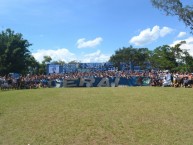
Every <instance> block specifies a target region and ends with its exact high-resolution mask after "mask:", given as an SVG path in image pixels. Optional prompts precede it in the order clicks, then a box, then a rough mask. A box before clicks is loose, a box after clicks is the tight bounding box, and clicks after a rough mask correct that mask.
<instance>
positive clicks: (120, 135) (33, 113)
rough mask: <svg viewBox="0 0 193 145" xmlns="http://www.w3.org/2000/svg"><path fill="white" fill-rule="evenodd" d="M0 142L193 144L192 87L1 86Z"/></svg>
mask: <svg viewBox="0 0 193 145" xmlns="http://www.w3.org/2000/svg"><path fill="white" fill-rule="evenodd" d="M0 144H2V145H28V144H30V145H63V144H65V145H109V144H110V145H192V144H193V89H188V88H158V87H124V88H56V89H53V88H50V89H36V90H15V91H13V90H12V91H0Z"/></svg>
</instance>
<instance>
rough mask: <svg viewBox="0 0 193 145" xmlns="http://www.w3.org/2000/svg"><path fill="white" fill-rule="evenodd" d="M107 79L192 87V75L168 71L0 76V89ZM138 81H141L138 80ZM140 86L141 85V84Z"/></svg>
mask: <svg viewBox="0 0 193 145" xmlns="http://www.w3.org/2000/svg"><path fill="white" fill-rule="evenodd" d="M108 77H111V78H112V77H123V78H130V77H138V78H142V77H146V78H149V79H150V81H149V86H164V87H165V86H173V87H193V73H179V72H173V73H170V72H169V71H91V72H71V73H64V74H55V73H53V74H48V75H30V74H28V75H26V76H19V77H12V76H11V75H6V76H0V85H1V89H10V88H12V89H32V88H47V87H53V86H54V85H53V84H54V82H56V81H58V80H60V81H61V80H65V79H76V78H86V79H91V78H108ZM138 80H139V81H140V80H141V81H142V79H138ZM139 84H140V83H139ZM141 84H142V83H141Z"/></svg>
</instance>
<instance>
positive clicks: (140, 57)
mask: <svg viewBox="0 0 193 145" xmlns="http://www.w3.org/2000/svg"><path fill="white" fill-rule="evenodd" d="M149 56H150V51H149V50H148V49H147V48H133V47H132V46H130V47H128V48H126V47H123V48H122V49H119V50H116V51H115V54H114V55H112V56H111V57H110V60H109V61H110V62H112V63H113V64H114V65H115V66H116V67H119V66H120V63H122V62H124V63H127V64H132V65H140V66H142V67H143V66H144V64H145V63H144V62H147V61H149Z"/></svg>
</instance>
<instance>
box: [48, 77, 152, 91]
mask: <svg viewBox="0 0 193 145" xmlns="http://www.w3.org/2000/svg"><path fill="white" fill-rule="evenodd" d="M150 82H151V78H150V77H141V76H139V77H138V76H132V77H129V78H125V77H106V78H100V77H97V78H74V79H64V80H63V79H55V80H50V81H49V82H48V85H49V86H50V87H56V88H61V87H119V86H149V85H150Z"/></svg>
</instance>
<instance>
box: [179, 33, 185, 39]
mask: <svg viewBox="0 0 193 145" xmlns="http://www.w3.org/2000/svg"><path fill="white" fill-rule="evenodd" d="M184 36H186V32H180V33H179V34H178V36H177V37H178V38H181V37H184Z"/></svg>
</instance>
